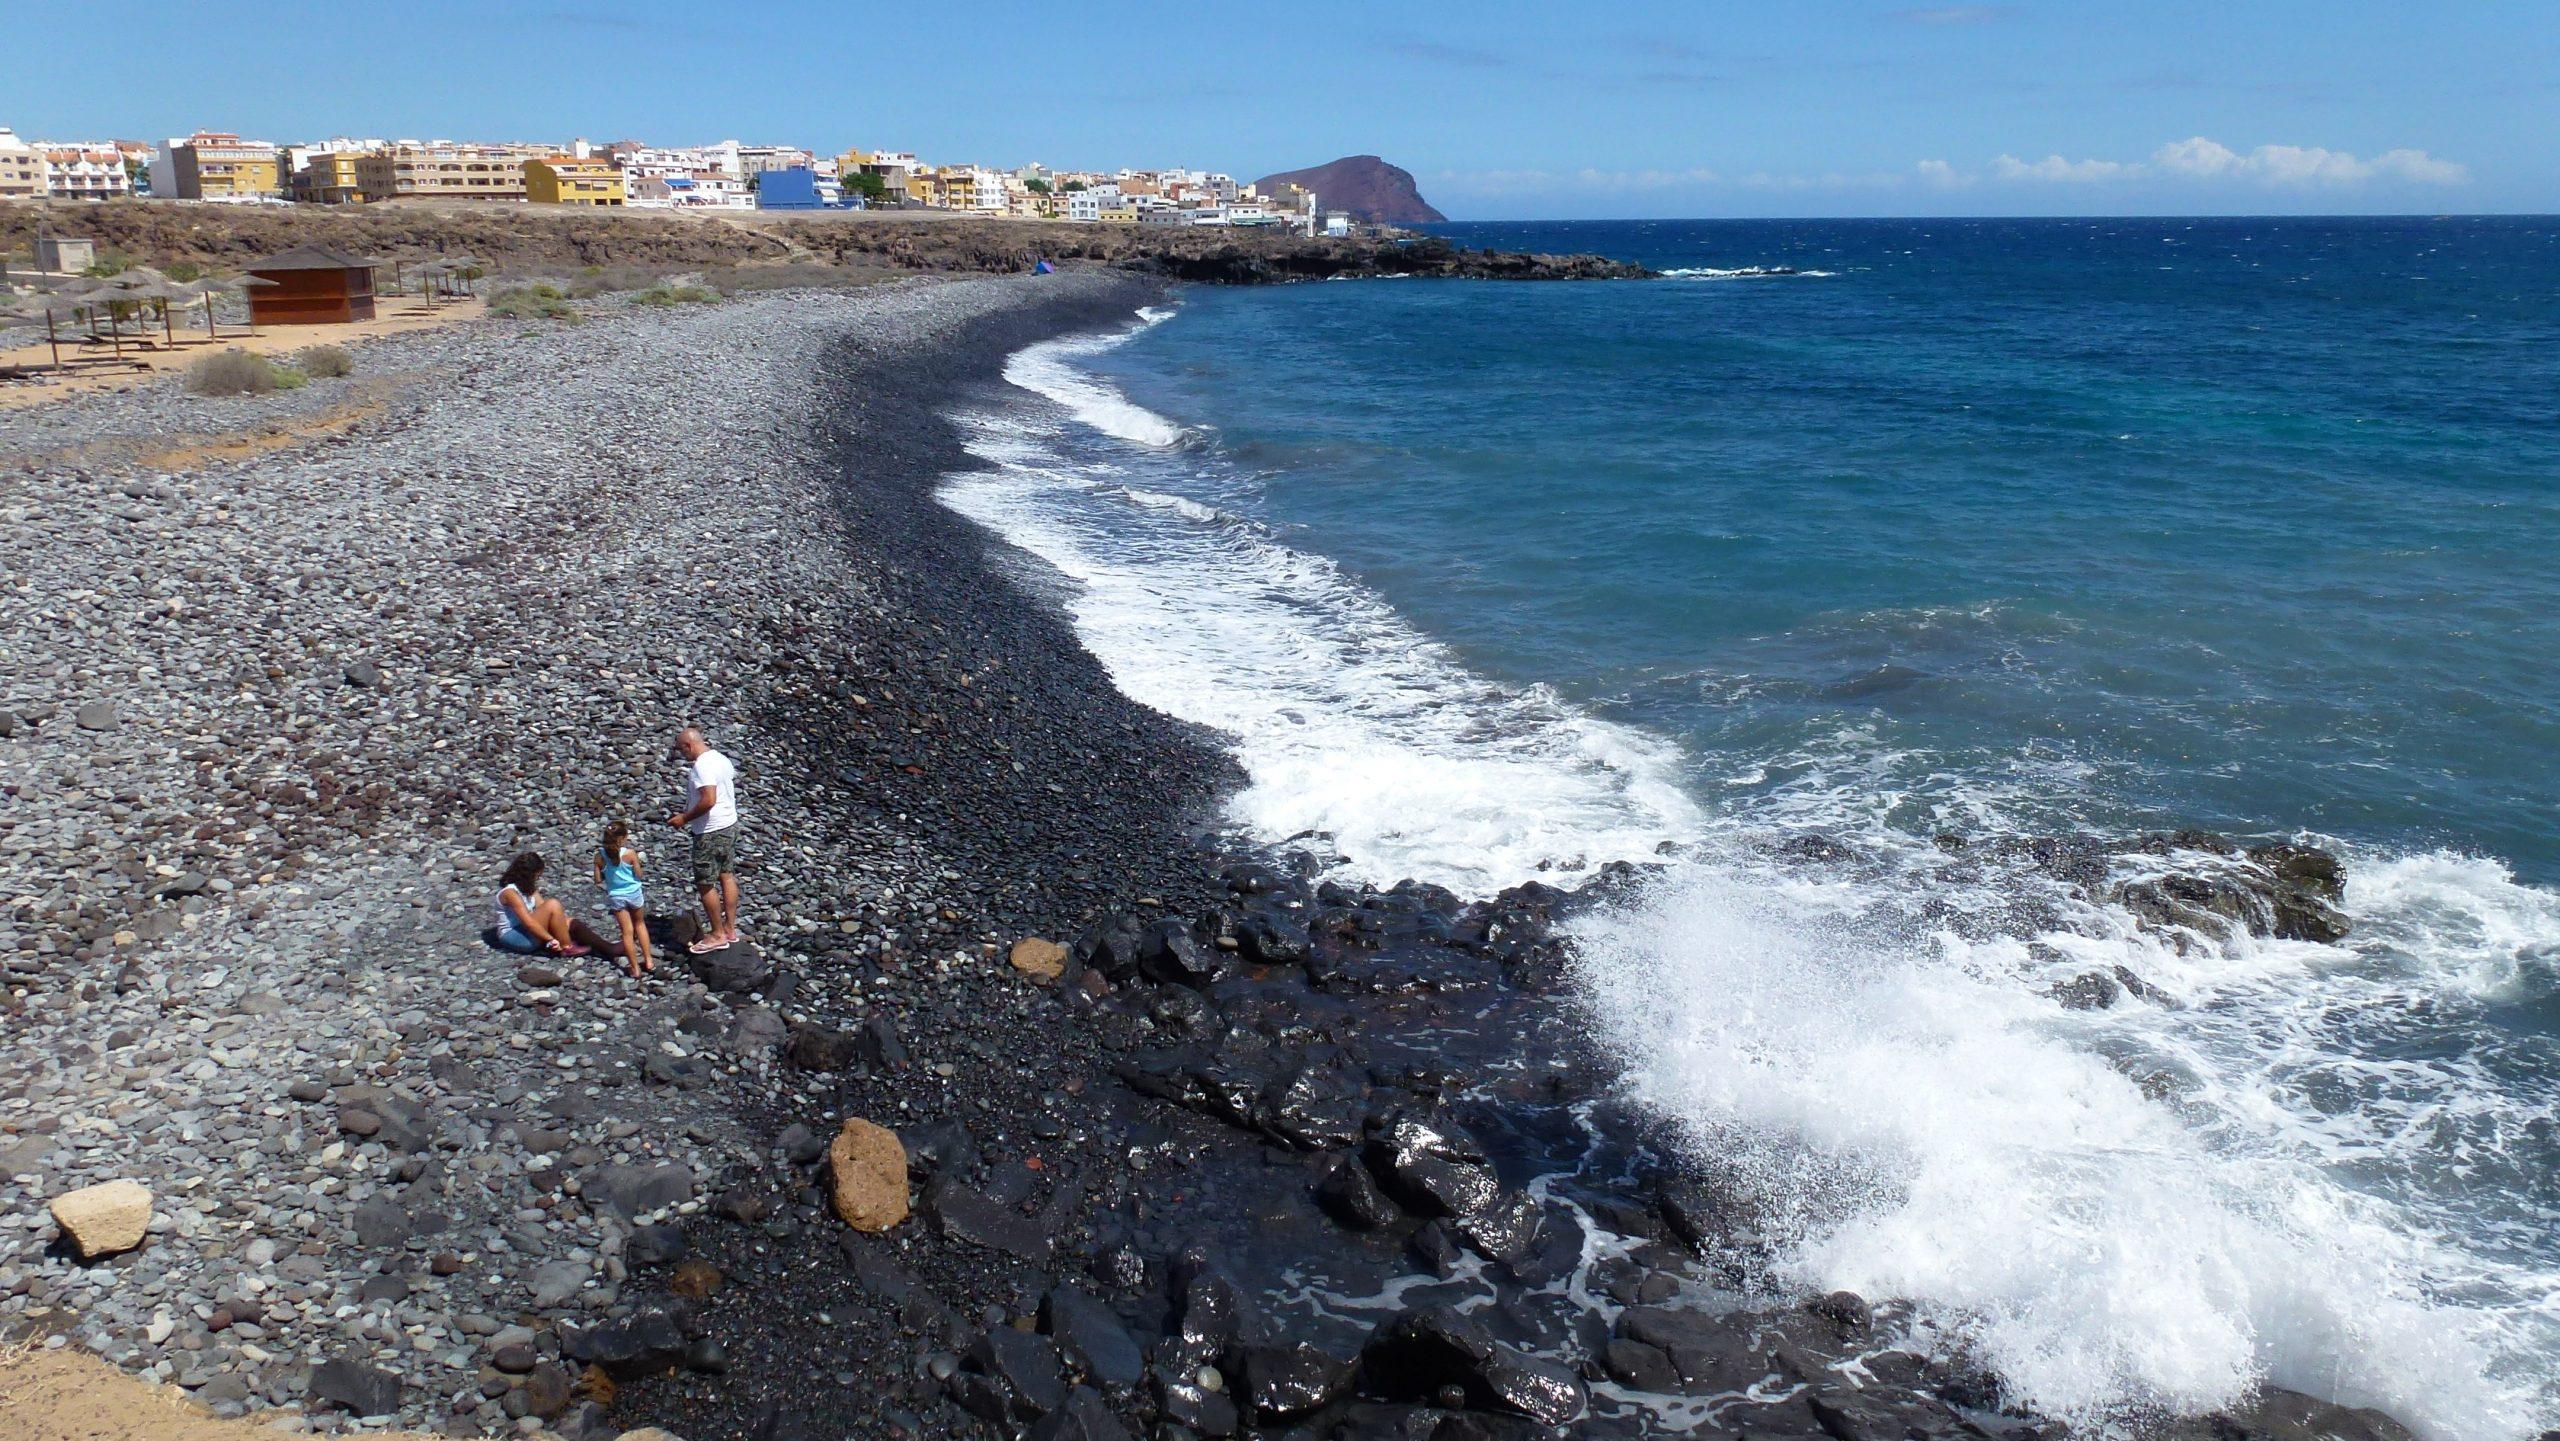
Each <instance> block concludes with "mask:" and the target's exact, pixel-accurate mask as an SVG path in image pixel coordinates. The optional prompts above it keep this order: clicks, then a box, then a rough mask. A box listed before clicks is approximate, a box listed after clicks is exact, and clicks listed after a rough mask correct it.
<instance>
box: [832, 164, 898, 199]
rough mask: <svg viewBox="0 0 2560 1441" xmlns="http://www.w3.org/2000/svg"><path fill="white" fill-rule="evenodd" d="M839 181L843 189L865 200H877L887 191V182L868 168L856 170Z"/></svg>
mask: <svg viewBox="0 0 2560 1441" xmlns="http://www.w3.org/2000/svg"><path fill="white" fill-rule="evenodd" d="M840 183H841V186H842V188H843V189H846V190H850V191H852V192H853V193H854V194H856V195H859V196H861V197H862V198H863V199H865V200H877V199H879V198H880V197H881V196H883V195H886V194H888V193H889V182H888V181H886V180H883V179H881V178H880V177H879V176H877V175H874V174H872V173H871V172H870V171H868V170H857V171H855V172H853V173H852V174H851V175H847V176H845V177H843V179H842V181H841V182H840Z"/></svg>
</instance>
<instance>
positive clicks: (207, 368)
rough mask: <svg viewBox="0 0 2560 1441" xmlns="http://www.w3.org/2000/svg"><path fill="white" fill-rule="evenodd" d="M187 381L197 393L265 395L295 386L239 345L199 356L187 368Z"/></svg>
mask: <svg viewBox="0 0 2560 1441" xmlns="http://www.w3.org/2000/svg"><path fill="white" fill-rule="evenodd" d="M300 383H301V382H300V381H299V380H297V381H296V382H295V384H300ZM186 384H187V390H188V391H189V392H190V393H192V394H195V395H265V394H266V393H268V392H269V391H273V390H287V389H291V388H292V387H291V386H288V385H286V384H285V383H284V380H283V379H282V376H281V374H280V373H279V372H278V370H277V369H276V366H275V364H274V363H273V362H271V361H269V360H268V359H267V358H266V357H265V356H263V355H251V354H250V353H249V352H247V351H245V350H242V349H240V348H238V347H237V346H235V347H233V348H231V349H229V350H221V351H216V352H214V353H213V354H211V355H206V356H199V357H198V358H197V359H196V361H195V363H194V364H192V365H189V366H188V367H187V371H186Z"/></svg>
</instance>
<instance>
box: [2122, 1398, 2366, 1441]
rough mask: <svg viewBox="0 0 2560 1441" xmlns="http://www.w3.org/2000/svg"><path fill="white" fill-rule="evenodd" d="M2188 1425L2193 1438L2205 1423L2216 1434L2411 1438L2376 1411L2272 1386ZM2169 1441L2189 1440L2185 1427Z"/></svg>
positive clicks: (2282, 1439)
mask: <svg viewBox="0 0 2560 1441" xmlns="http://www.w3.org/2000/svg"><path fill="white" fill-rule="evenodd" d="M2189 1425H2190V1426H2192V1427H2193V1428H2194V1429H2195V1430H2196V1431H2197V1433H2198V1436H2197V1438H2196V1441H2202V1438H2203V1433H2205V1432H2206V1431H2207V1430H2208V1429H2209V1430H2210V1433H2211V1435H2212V1436H2214V1437H2215V1438H2220V1437H2224V1436H2228V1435H2231V1434H2233V1432H2234V1431H2236V1432H2237V1434H2238V1435H2239V1436H2240V1437H2243V1438H2245V1441H2413V1438H2412V1436H2411V1433H2410V1431H2409V1428H2407V1427H2406V1426H2403V1425H2401V1424H2400V1423H2399V1422H2397V1421H2394V1420H2392V1419H2391V1418H2390V1417H2388V1416H2385V1415H2383V1414H2382V1413H2381V1412H2379V1411H2370V1410H2363V1409H2358V1408H2351V1407H2346V1406H2338V1405H2333V1404H2332V1403H2330V1402H2327V1401H2322V1400H2319V1399H2317V1398H2315V1397H2310V1396H2305V1395H2303V1394H2301V1393H2300V1392H2298V1391H2287V1390H2285V1389H2283V1388H2281V1387H2275V1386H2270V1387H2267V1388H2265V1389H2264V1390H2262V1391H2261V1392H2259V1394H2258V1398H2257V1400H2256V1401H2254V1402H2253V1403H2251V1404H2250V1405H2248V1406H2246V1407H2244V1408H2242V1409H2241V1410H2239V1411H2236V1412H2233V1413H2232V1414H2231V1415H2229V1416H2228V1417H2215V1418H2211V1419H2210V1420H2208V1421H2207V1422H2205V1423H2203V1424H2202V1425H2201V1426H2197V1425H2195V1423H2189ZM2172 1441H2189V1437H2188V1435H2187V1432H2186V1431H2185V1430H2183V1429H2182V1430H2180V1431H2179V1432H2178V1433H2177V1434H2176V1435H2175V1436H2174V1437H2173V1438H2172Z"/></svg>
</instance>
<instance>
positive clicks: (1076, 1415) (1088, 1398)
mask: <svg viewBox="0 0 2560 1441" xmlns="http://www.w3.org/2000/svg"><path fill="white" fill-rule="evenodd" d="M1030 1441H1133V1438H1132V1437H1131V1436H1130V1434H1129V1428H1127V1427H1126V1426H1123V1425H1121V1424H1120V1418H1119V1417H1117V1416H1114V1415H1112V1414H1111V1408H1110V1407H1109V1406H1108V1405H1106V1404H1105V1403H1104V1402H1103V1399H1102V1397H1101V1395H1100V1394H1099V1393H1097V1392H1095V1391H1094V1390H1093V1389H1092V1388H1091V1387H1087V1386H1078V1387H1076V1388H1074V1389H1073V1390H1071V1391H1069V1392H1068V1393H1067V1401H1066V1404H1065V1405H1063V1406H1061V1407H1059V1408H1058V1409H1057V1410H1055V1411H1052V1412H1050V1413H1049V1414H1048V1415H1046V1416H1044V1417H1042V1418H1040V1424H1039V1425H1037V1426H1034V1427H1032V1428H1031V1438H1030Z"/></svg>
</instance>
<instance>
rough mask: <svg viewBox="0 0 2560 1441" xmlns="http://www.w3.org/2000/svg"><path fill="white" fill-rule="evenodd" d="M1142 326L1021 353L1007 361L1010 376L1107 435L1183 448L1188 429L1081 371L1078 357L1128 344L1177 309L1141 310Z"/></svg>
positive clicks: (1029, 389) (1027, 388)
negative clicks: (1077, 362)
mask: <svg viewBox="0 0 2560 1441" xmlns="http://www.w3.org/2000/svg"><path fill="white" fill-rule="evenodd" d="M1138 315H1139V324H1138V325H1137V327H1135V328H1134V329H1132V330H1129V331H1123V332H1121V333H1120V334H1117V335H1106V336H1100V337H1091V338H1080V339H1075V340H1063V341H1052V342H1049V343H1048V344H1045V345H1034V346H1031V347H1029V348H1028V349H1024V350H1020V351H1017V352H1015V353H1014V354H1013V356H1012V357H1011V358H1009V359H1007V360H1006V361H1005V366H1004V378H1005V379H1006V380H1008V381H1011V382H1012V383H1013V384H1015V385H1019V386H1021V387H1022V388H1023V389H1025V390H1028V391H1032V392H1035V393H1037V394H1040V395H1045V396H1047V397H1048V398H1049V399H1051V400H1053V401H1056V402H1057V403H1058V404H1059V405H1062V406H1064V407H1066V409H1067V412H1068V413H1069V414H1071V415H1073V416H1074V417H1075V418H1076V419H1077V420H1079V421H1082V422H1083V423H1084V424H1086V425H1089V426H1092V427H1093V428H1094V429H1096V430H1098V431H1101V432H1102V433H1103V434H1105V435H1108V436H1113V437H1116V438H1118V439H1121V440H1127V441H1134V442H1136V443H1137V444H1139V445H1146V446H1156V447H1164V446H1170V445H1176V444H1179V443H1180V442H1181V440H1182V427H1181V426H1179V425H1176V424H1174V423H1173V422H1172V421H1170V420H1167V419H1165V418H1164V417H1163V416H1161V415H1158V414H1156V413H1155V412H1154V411H1152V410H1149V409H1147V408H1146V407H1145V406H1143V405H1140V404H1138V403H1137V402H1136V401H1133V400H1131V399H1130V398H1129V397H1128V396H1126V395H1124V394H1122V393H1121V392H1120V388H1119V387H1118V386H1115V385H1113V384H1111V383H1110V382H1109V381H1106V380H1103V379H1102V378H1100V377H1099V376H1096V375H1094V374H1093V373H1092V372H1090V371H1087V370H1083V369H1079V368H1078V367H1077V366H1076V365H1075V363H1074V360H1075V357H1077V356H1079V355H1091V354H1093V353H1094V352H1096V351H1099V350H1104V349H1108V348H1109V347H1111V346H1113V345H1117V344H1119V343H1120V342H1122V341H1123V340H1126V339H1127V338H1128V337H1129V336H1130V335H1131V334H1134V333H1136V330H1143V329H1145V328H1146V327H1147V326H1150V325H1156V324H1160V323H1162V322H1163V321H1165V320H1167V319H1170V318H1171V317H1172V315H1173V312H1172V311H1171V310H1167V309H1161V308H1158V307H1153V306H1150V307H1148V308H1146V309H1143V310H1141V311H1139V312H1138Z"/></svg>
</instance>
